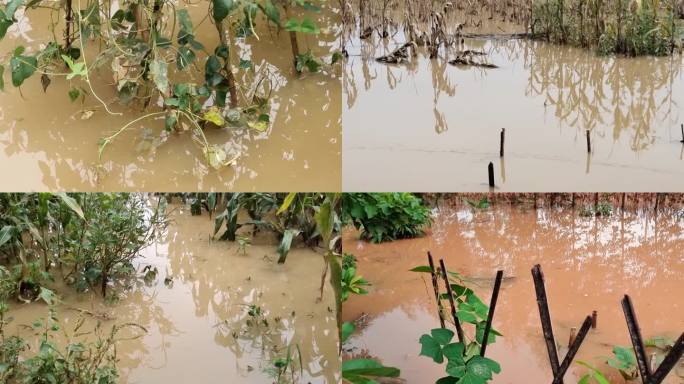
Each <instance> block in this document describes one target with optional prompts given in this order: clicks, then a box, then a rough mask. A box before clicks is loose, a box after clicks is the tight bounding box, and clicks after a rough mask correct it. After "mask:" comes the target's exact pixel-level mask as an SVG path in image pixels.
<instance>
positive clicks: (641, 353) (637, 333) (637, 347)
mask: <svg viewBox="0 0 684 384" xmlns="http://www.w3.org/2000/svg"><path fill="white" fill-rule="evenodd" d="M622 310H623V312H624V313H625V319H626V320H627V329H629V336H630V338H631V339H632V346H633V347H634V354H635V355H636V360H637V365H638V367H639V373H640V374H641V380H643V382H644V383H650V380H651V367H650V366H649V365H648V360H647V358H646V349H645V348H644V341H643V339H642V338H641V330H640V329H639V323H638V322H637V319H636V315H635V314H634V306H633V305H632V299H630V298H629V296H628V295H625V297H624V298H623V299H622Z"/></svg>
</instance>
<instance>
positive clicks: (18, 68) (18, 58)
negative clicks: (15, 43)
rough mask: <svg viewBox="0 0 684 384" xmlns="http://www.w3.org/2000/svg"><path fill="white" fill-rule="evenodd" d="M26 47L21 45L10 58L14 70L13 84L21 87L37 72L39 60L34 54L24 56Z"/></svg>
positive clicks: (11, 67) (12, 70) (11, 68)
mask: <svg viewBox="0 0 684 384" xmlns="http://www.w3.org/2000/svg"><path fill="white" fill-rule="evenodd" d="M23 52H24V47H19V48H17V49H16V50H15V51H14V56H13V57H12V58H11V59H10V70H11V72H12V85H14V86H15V87H20V86H21V85H22V84H23V83H24V80H26V79H28V78H29V77H31V75H33V74H34V73H35V72H36V68H37V67H38V60H37V59H36V58H35V57H34V56H23V55H22V53H23Z"/></svg>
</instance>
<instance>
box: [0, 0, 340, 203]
mask: <svg viewBox="0 0 684 384" xmlns="http://www.w3.org/2000/svg"><path fill="white" fill-rule="evenodd" d="M183 7H186V8H187V9H188V12H189V13H190V15H191V17H192V19H193V22H194V25H195V27H196V30H195V36H196V38H197V40H198V41H200V42H202V43H203V44H204V45H205V46H206V49H207V50H208V51H210V52H212V51H213V50H214V47H215V46H217V45H218V44H219V42H218V34H217V32H216V28H215V26H214V25H213V24H212V23H211V22H210V21H209V20H207V19H206V17H207V12H208V11H207V9H208V7H209V2H200V3H197V4H191V5H188V4H185V3H184V5H183ZM335 18H336V16H335V14H334V13H333V12H332V11H330V10H326V11H325V12H323V13H322V14H321V15H320V17H319V19H318V20H317V23H318V25H319V26H321V30H322V32H323V33H322V34H320V35H318V36H305V35H303V34H300V43H299V44H300V49H301V50H305V49H311V50H312V51H313V52H314V54H317V55H324V56H325V60H326V61H329V60H330V59H329V54H330V52H331V47H332V45H333V44H334V40H335V33H336V26H335ZM18 19H19V22H18V24H17V25H15V26H13V27H12V28H10V30H9V31H8V34H7V37H5V39H4V40H3V41H2V43H1V44H0V51H1V52H2V54H3V55H4V54H5V53H8V52H9V53H11V52H12V50H14V47H15V46H17V45H20V44H23V45H25V46H27V52H29V53H32V52H34V51H35V49H36V48H37V47H40V46H41V45H44V44H46V43H47V42H48V41H50V36H51V35H52V32H51V31H49V30H48V25H49V24H50V14H49V12H48V11H45V10H41V9H37V10H29V11H28V12H27V15H24V14H23V13H21V12H20V13H18ZM264 24H265V23H263V22H262V23H261V24H260V25H261V26H263V25H264ZM57 28H59V27H57ZM259 33H260V34H261V38H260V40H259V41H256V39H255V38H248V39H244V41H239V42H238V44H237V47H236V48H237V49H236V52H237V53H236V54H235V56H236V57H237V55H238V54H239V56H240V57H241V58H245V59H250V60H251V61H252V62H253V63H254V65H255V66H257V67H263V68H268V71H269V72H270V76H269V79H270V80H271V82H272V86H273V94H272V97H271V99H270V101H271V113H270V117H271V125H270V127H269V128H268V129H267V130H266V131H265V132H260V131H256V130H248V129H233V130H230V129H227V128H226V129H216V128H211V127H209V128H206V129H205V134H206V136H207V139H208V141H209V142H210V143H211V144H215V145H219V146H220V147H221V148H223V149H224V150H225V151H226V152H227V153H228V155H229V157H228V158H229V159H230V158H233V157H234V156H238V158H237V162H236V164H235V166H234V167H225V168H223V169H221V170H218V171H217V170H214V169H213V168H211V167H209V166H208V165H207V164H206V162H205V160H204V157H203V153H202V148H201V147H200V146H198V145H197V144H196V143H194V142H193V140H192V137H191V134H190V131H187V132H184V133H183V134H180V135H177V134H171V135H166V134H165V133H164V132H163V131H164V117H163V116H161V117H160V118H155V117H150V118H147V119H143V120H141V121H139V122H136V123H134V124H133V125H132V126H131V127H130V129H129V130H128V131H126V132H124V133H123V134H122V135H120V136H119V137H118V138H117V139H116V140H115V141H113V142H112V143H111V144H110V145H109V146H108V147H107V149H106V150H105V152H104V155H103V158H102V161H100V160H99V159H98V142H99V140H100V139H101V138H103V137H105V136H108V135H111V134H112V133H114V132H115V131H117V130H119V129H120V128H122V127H123V126H125V125H126V124H128V123H129V122H132V121H133V120H135V119H137V118H139V117H141V116H143V115H145V114H146V113H150V112H155V111H158V108H157V107H156V106H154V105H155V103H156V102H157V100H156V99H155V100H153V103H152V104H153V106H152V107H150V108H149V109H148V110H145V111H143V110H142V108H141V106H130V107H128V106H124V105H120V104H119V103H118V102H116V97H117V96H116V94H115V86H114V84H113V81H112V74H111V72H110V70H109V69H108V65H109V64H107V65H106V66H105V68H101V69H99V70H96V71H93V73H92V74H91V76H92V77H93V81H92V83H93V88H94V89H95V92H96V93H97V95H98V96H99V97H100V98H101V99H102V100H104V101H105V102H106V103H107V104H108V108H109V109H110V110H111V112H112V113H113V114H109V113H107V112H106V111H105V110H104V108H103V107H102V105H101V104H100V103H98V101H97V100H96V99H95V98H94V97H93V96H92V95H91V92H90V91H89V90H88V85H87V84H86V83H85V82H84V81H79V80H72V81H65V80H64V77H59V76H54V77H53V78H52V81H51V83H50V85H49V86H48V88H47V90H46V92H43V90H42V88H41V82H40V79H39V78H40V76H39V75H34V76H33V77H32V78H30V79H28V80H27V81H26V82H25V83H24V85H23V86H22V87H21V92H20V91H19V89H17V88H14V87H13V86H12V85H11V84H10V82H9V80H8V81H6V87H5V91H4V92H2V93H0V164H1V165H0V170H1V171H2V172H3V174H5V175H6V176H7V177H8V179H11V180H12V184H11V185H6V186H5V190H10V189H11V190H16V191H28V190H49V191H55V190H77V191H90V190H102V191H121V190H132V191H150V190H153V191H160V190H163V191H188V190H191V191H196V190H202V191H207V190H226V189H232V190H239V191H272V190H282V189H286V190H297V191H300V190H301V191H304V190H306V191H311V190H339V189H340V183H341V177H340V171H339V170H340V168H341V84H340V76H339V73H338V72H339V68H328V67H324V68H323V73H319V74H303V75H297V74H295V71H294V68H293V64H292V55H291V51H290V46H289V37H288V34H287V33H285V32H280V33H278V32H276V31H275V30H269V29H267V28H265V27H263V28H262V29H260V30H259ZM238 40H240V39H238ZM88 49H92V50H93V52H94V51H95V50H97V49H98V48H97V47H96V46H95V44H91V45H88ZM205 58H206V55H204V54H202V53H200V54H198V59H197V65H198V68H199V70H198V71H197V73H195V74H194V75H193V76H191V81H193V82H195V83H199V84H201V83H203V81H204V79H203V68H204V62H205V61H206V60H205ZM169 68H170V69H169V73H170V76H171V72H172V70H171V68H175V64H173V63H172V64H171V65H170V66H169ZM5 78H6V79H8V78H9V76H8V73H7V71H6V72H5ZM245 84H246V85H248V84H249V83H245ZM72 86H73V87H80V88H83V89H84V90H86V91H87V93H88V94H89V95H88V96H87V97H86V98H85V99H84V101H83V103H81V100H80V99H79V100H76V101H74V102H71V101H70V100H69V96H68V92H69V89H70V87H72ZM283 187H286V188H283Z"/></svg>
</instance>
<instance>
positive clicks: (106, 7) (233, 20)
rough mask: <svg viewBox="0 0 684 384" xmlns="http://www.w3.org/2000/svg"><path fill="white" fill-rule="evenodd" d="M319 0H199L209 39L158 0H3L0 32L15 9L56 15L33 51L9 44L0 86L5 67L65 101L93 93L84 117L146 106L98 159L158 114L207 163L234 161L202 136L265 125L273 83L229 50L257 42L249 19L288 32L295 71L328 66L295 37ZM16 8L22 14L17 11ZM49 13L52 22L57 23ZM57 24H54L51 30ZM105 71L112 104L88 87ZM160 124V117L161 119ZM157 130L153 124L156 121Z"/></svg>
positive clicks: (308, 30)
mask: <svg viewBox="0 0 684 384" xmlns="http://www.w3.org/2000/svg"><path fill="white" fill-rule="evenodd" d="M317 3H318V4H320V3H321V2H320V1H305V0H211V1H207V2H204V3H203V4H205V6H206V13H207V17H206V18H205V19H204V20H202V22H204V21H205V20H206V21H207V22H210V23H213V24H214V26H215V28H216V32H217V40H218V43H215V42H214V41H210V42H208V41H199V40H198V38H197V36H196V33H195V30H196V28H197V26H198V25H197V24H196V22H197V21H198V20H193V19H192V18H191V15H190V13H189V12H188V9H186V8H183V7H178V6H177V5H178V4H176V3H174V2H171V1H167V0H142V1H133V0H124V1H113V0H105V1H99V0H64V1H62V2H58V3H55V2H53V1H49V0H32V1H27V0H10V1H9V2H8V3H7V4H6V5H5V6H4V8H3V7H0V39H2V38H4V37H5V36H6V35H7V32H8V30H9V29H10V28H12V27H13V26H14V25H15V24H17V22H18V19H17V17H18V16H17V15H18V11H19V10H21V11H23V15H24V16H23V17H30V14H31V13H33V12H34V11H35V10H36V9H38V8H41V9H47V10H49V12H51V20H56V21H55V22H54V25H52V26H51V27H50V28H51V29H54V33H53V34H52V35H51V36H52V40H51V41H49V42H48V43H47V44H45V45H44V46H42V47H41V48H39V49H37V48H36V47H31V48H26V47H24V46H17V47H16V48H15V49H14V50H13V52H11V53H10V54H9V55H7V56H6V61H5V62H4V63H0V90H2V89H4V80H3V75H4V72H9V76H10V77H11V83H12V85H13V86H14V87H21V86H25V84H26V81H27V80H28V79H29V78H31V77H34V76H39V77H40V84H41V86H42V88H43V90H44V91H45V90H47V89H48V87H49V86H50V84H51V83H52V82H53V81H55V79H58V81H66V82H67V83H68V84H69V91H68V95H64V96H65V97H69V99H70V100H71V101H73V102H75V101H77V100H79V99H80V100H84V99H85V98H86V97H92V98H94V99H95V100H96V101H97V103H98V104H99V107H98V108H97V109H96V110H90V111H86V112H85V113H84V115H83V116H82V118H89V117H90V116H92V114H93V113H95V112H96V111H98V110H101V111H104V113H107V114H110V115H121V114H122V113H121V112H117V109H119V108H118V107H120V106H123V105H135V106H136V107H138V108H141V109H143V110H145V112H144V113H142V114H141V115H140V116H139V117H137V118H135V119H133V120H131V121H130V122H128V123H127V124H125V125H124V126H122V127H120V129H118V130H116V131H115V132H113V133H112V134H110V135H108V136H105V137H103V138H102V139H101V141H100V143H99V154H100V158H101V159H102V156H103V154H104V151H105V149H106V147H107V146H108V145H109V144H111V143H112V142H113V141H114V140H115V139H116V138H117V137H119V136H120V135H121V134H122V133H123V132H125V131H127V130H128V129H130V128H131V127H133V126H135V124H137V123H140V122H141V121H143V120H150V119H154V120H162V121H163V129H164V130H165V131H166V132H167V136H166V137H168V133H183V132H186V131H189V132H190V133H191V135H192V138H193V141H195V142H196V143H197V144H198V145H199V147H200V149H201V153H202V156H203V157H204V159H205V160H206V163H207V164H208V165H210V166H211V167H213V168H217V169H218V168H222V167H225V166H229V165H231V164H234V162H235V160H236V159H237V157H238V156H239V153H229V152H228V151H227V150H226V149H225V148H224V147H223V146H222V145H218V144H212V143H210V142H209V140H208V139H207V137H206V136H205V134H204V130H205V129H206V128H208V127H212V126H213V127H225V128H227V129H231V130H232V131H233V132H236V134H237V132H238V128H241V129H240V130H239V131H240V132H245V134H249V132H250V131H257V132H263V131H266V130H267V129H268V126H269V124H270V106H269V98H270V96H271V94H272V91H273V89H274V85H273V78H274V77H273V73H272V66H271V65H270V64H269V63H262V64H258V65H257V64H255V63H252V62H251V61H250V60H249V57H246V56H245V57H241V56H240V53H239V50H238V49H237V47H238V44H239V42H241V41H244V40H245V39H253V40H257V39H260V38H262V37H260V36H259V35H258V34H257V25H258V24H260V23H262V24H267V25H268V28H269V29H271V30H273V31H274V32H275V33H278V32H280V31H283V32H284V33H287V34H289V36H290V39H289V40H290V45H291V50H292V55H293V67H294V69H295V70H296V71H297V72H303V71H310V72H318V71H319V70H320V69H321V68H322V67H323V66H325V65H331V64H334V62H336V61H338V60H339V55H333V56H332V58H331V59H330V61H329V63H327V64H326V63H325V62H324V60H323V59H322V58H319V57H316V56H315V55H314V54H313V53H312V52H311V51H310V50H302V49H301V48H300V46H299V42H298V35H305V34H308V35H317V34H319V33H320V31H321V28H320V27H319V26H318V25H317V24H316V22H315V21H314V20H315V19H316V14H317V13H319V12H320V10H321V8H320V5H318V4H317ZM20 13H21V12H20ZM57 20H61V21H60V22H57ZM60 29H61V30H60ZM102 70H107V71H111V73H112V83H113V87H114V88H115V90H116V95H117V102H116V103H111V101H109V100H105V99H104V98H103V96H101V95H99V94H98V92H96V91H95V88H96V87H95V86H94V83H95V80H94V75H95V73H96V72H102ZM160 125H161V123H160ZM160 128H161V127H160Z"/></svg>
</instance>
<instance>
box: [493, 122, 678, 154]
mask: <svg viewBox="0 0 684 384" xmlns="http://www.w3.org/2000/svg"><path fill="white" fill-rule="evenodd" d="M682 137H684V135H683V136H682ZM505 141H506V128H501V144H500V145H499V157H503V156H504V142H505Z"/></svg>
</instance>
